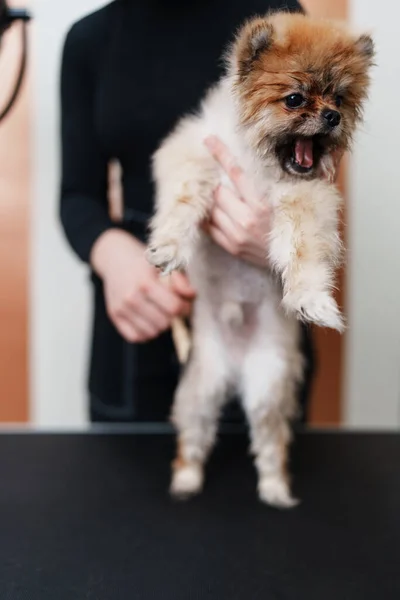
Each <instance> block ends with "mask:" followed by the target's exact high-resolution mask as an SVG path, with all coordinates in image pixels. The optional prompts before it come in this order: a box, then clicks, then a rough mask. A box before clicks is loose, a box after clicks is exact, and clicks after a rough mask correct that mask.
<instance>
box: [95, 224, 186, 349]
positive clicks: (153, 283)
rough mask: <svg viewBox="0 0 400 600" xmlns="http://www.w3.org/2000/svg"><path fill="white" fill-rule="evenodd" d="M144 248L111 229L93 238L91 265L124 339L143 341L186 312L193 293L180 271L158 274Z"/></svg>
mask: <svg viewBox="0 0 400 600" xmlns="http://www.w3.org/2000/svg"><path fill="white" fill-rule="evenodd" d="M144 252H145V247H144V245H143V244H141V243H140V242H139V241H138V240H136V239H135V238H134V237H133V236H131V235H130V234H128V233H126V232H124V231H121V230H117V229H112V230H108V231H106V232H105V233H103V234H102V235H101V236H100V237H99V238H98V240H96V242H95V244H94V246H93V249H92V252H91V264H92V266H93V268H94V270H95V271H96V273H97V274H98V275H99V276H100V277H101V278H102V279H103V282H104V294H105V301H106V307H107V313H108V315H109V317H110V319H111V321H112V322H113V323H114V325H115V327H116V328H117V330H118V331H119V333H120V334H121V335H122V336H123V337H124V338H125V339H126V340H127V341H128V342H145V341H148V340H151V339H153V338H155V337H157V336H158V335H159V334H160V333H162V332H163V331H165V330H167V329H168V328H169V327H170V326H171V322H172V319H173V318H174V317H177V316H181V315H187V314H189V313H190V308H191V302H192V300H193V298H194V296H195V292H194V290H193V288H192V287H191V285H190V283H189V281H188V279H187V278H186V277H185V275H183V274H182V273H178V272H175V273H173V274H172V275H171V277H165V278H164V277H160V275H159V273H158V271H157V270H156V269H155V268H154V267H152V266H151V265H150V264H149V263H148V262H147V260H146V258H145V255H144Z"/></svg>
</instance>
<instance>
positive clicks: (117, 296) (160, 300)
mask: <svg viewBox="0 0 400 600" xmlns="http://www.w3.org/2000/svg"><path fill="white" fill-rule="evenodd" d="M98 25H99V23H98V22H96V23H93V27H94V30H95V33H96V34H98V33H99V30H98ZM92 34H93V28H92V27H88V21H87V20H84V21H81V22H79V23H78V24H77V25H75V26H74V27H73V28H72V29H71V30H70V32H69V34H68V36H67V39H66V42H65V46H64V53H63V59H62V71H61V137H62V184H61V207H60V212H61V221H62V224H63V227H64V231H65V233H66V236H67V238H68V240H69V242H70V244H71V246H72V248H73V249H74V250H75V252H76V253H77V254H78V256H79V257H80V258H81V259H82V260H83V261H86V262H89V263H90V264H91V266H92V268H93V269H94V271H95V272H96V273H97V275H99V277H101V279H102V280H103V283H104V295H105V301H106V307H107V312H108V315H109V317H110V319H111V321H112V322H113V323H114V325H115V327H116V328H117V330H118V331H119V332H120V334H121V335H122V336H123V337H124V338H125V339H126V340H128V341H130V342H144V341H147V340H149V339H152V338H154V337H157V336H158V335H159V334H160V333H161V332H162V331H165V330H166V329H168V328H169V327H170V325H171V321H172V319H173V318H174V317H175V316H177V315H181V314H186V313H188V312H189V310H190V302H191V300H192V299H193V296H194V290H193V289H192V288H191V286H190V284H189V282H188V281H187V279H186V278H185V276H184V275H182V274H180V273H177V274H175V275H174V276H173V277H172V278H170V280H166V279H164V280H163V281H160V278H159V275H158V272H157V271H156V269H154V268H152V267H151V266H150V265H149V264H148V263H147V261H146V260H145V257H144V246H143V244H142V243H141V242H139V241H138V240H136V239H135V238H134V237H133V236H132V235H130V234H129V233H127V232H125V231H123V230H122V229H119V228H117V227H116V225H114V223H113V222H112V221H111V219H110V217H109V214H108V202H107V188H108V181H107V163H108V161H107V157H106V156H105V154H104V153H103V152H102V150H101V147H100V144H99V140H98V139H97V137H96V134H95V126H94V112H95V111H94V108H95V105H94V98H93V91H94V82H93V70H92V69H91V68H90V64H89V63H90V61H89V60H88V59H89V57H90V56H96V60H98V56H97V52H96V46H97V44H96V41H95V40H94V38H93V35H92ZM103 37H104V36H103ZM102 43H104V39H102ZM97 50H98V49H97ZM92 66H93V65H92Z"/></svg>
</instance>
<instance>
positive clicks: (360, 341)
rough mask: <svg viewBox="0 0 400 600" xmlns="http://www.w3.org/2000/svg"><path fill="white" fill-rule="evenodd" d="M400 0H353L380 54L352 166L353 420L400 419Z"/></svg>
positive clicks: (391, 423) (354, 17) (355, 18)
mask: <svg viewBox="0 0 400 600" xmlns="http://www.w3.org/2000/svg"><path fill="white" fill-rule="evenodd" d="M399 17H400V3H399V2H398V0H381V1H380V2H375V1H372V0H371V1H370V2H367V1H366V0H351V21H352V22H353V23H354V24H355V25H356V26H357V27H359V28H366V29H370V30H371V31H372V33H373V35H374V37H375V40H376V45H377V50H378V55H377V63H378V65H377V67H376V69H375V71H374V84H373V88H372V94H371V99H370V104H369V107H368V110H367V113H366V124H365V127H364V129H363V131H362V133H361V135H360V136H359V138H358V141H357V145H356V149H355V152H354V155H353V159H352V163H351V169H350V194H349V208H350V214H349V239H350V242H351V247H350V270H349V276H348V307H349V332H348V335H347V341H348V345H347V378H346V382H345V394H346V404H345V408H346V423H347V424H348V425H355V426H365V427H370V426H373V427H376V426H379V427H385V428H386V427H388V428H393V427H395V428H398V427H399V426H400V165H399V158H398V157H399V140H400V119H399V117H398V111H399V107H398V103H399V102H398V99H399V95H400V80H399V75H400V69H399V63H398V58H399V56H400V35H399V30H398V19H399Z"/></svg>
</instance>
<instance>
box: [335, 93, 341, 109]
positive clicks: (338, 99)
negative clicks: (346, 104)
mask: <svg viewBox="0 0 400 600" xmlns="http://www.w3.org/2000/svg"><path fill="white" fill-rule="evenodd" d="M335 104H336V106H337V107H338V108H339V107H340V106H342V104H343V96H339V95H337V96H335Z"/></svg>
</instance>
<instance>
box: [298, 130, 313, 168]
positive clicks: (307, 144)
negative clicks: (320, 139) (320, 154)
mask: <svg viewBox="0 0 400 600" xmlns="http://www.w3.org/2000/svg"><path fill="white" fill-rule="evenodd" d="M294 155H295V158H296V162H297V164H298V165H300V166H301V167H305V168H307V169H308V168H310V167H312V166H313V162H314V157H313V142H312V140H310V139H301V138H299V139H297V140H296V143H295V145H294Z"/></svg>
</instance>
